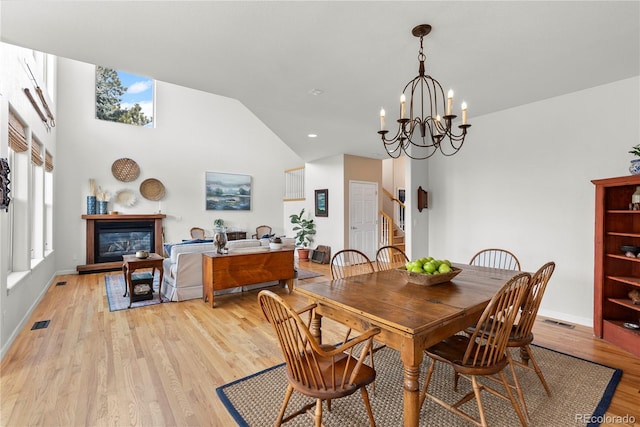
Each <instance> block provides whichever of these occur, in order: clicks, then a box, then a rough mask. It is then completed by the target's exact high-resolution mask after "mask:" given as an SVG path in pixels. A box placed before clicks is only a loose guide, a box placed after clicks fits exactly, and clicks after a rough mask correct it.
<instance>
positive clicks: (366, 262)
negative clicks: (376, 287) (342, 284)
mask: <svg viewBox="0 0 640 427" xmlns="http://www.w3.org/2000/svg"><path fill="white" fill-rule="evenodd" d="M374 271H375V269H374V268H373V264H372V263H371V260H370V259H369V257H367V256H366V255H365V254H364V253H362V252H360V251H359V250H357V249H343V250H341V251H339V252H337V253H336V254H335V255H334V256H333V258H331V278H332V279H334V280H335V279H343V278H345V277H350V276H356V275H358V274H365V273H373V272H374Z"/></svg>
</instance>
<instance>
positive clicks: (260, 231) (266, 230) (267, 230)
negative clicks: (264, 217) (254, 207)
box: [253, 225, 271, 239]
mask: <svg viewBox="0 0 640 427" xmlns="http://www.w3.org/2000/svg"><path fill="white" fill-rule="evenodd" d="M269 234H271V227H269V226H268V225H259V226H257V227H256V234H254V235H253V237H254V238H255V239H261V238H262V236H267V235H269Z"/></svg>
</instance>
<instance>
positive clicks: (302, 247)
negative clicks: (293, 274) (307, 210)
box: [289, 208, 316, 261]
mask: <svg viewBox="0 0 640 427" xmlns="http://www.w3.org/2000/svg"><path fill="white" fill-rule="evenodd" d="M303 215H304V208H302V210H301V211H300V213H299V214H291V215H289V219H290V220H291V224H293V231H294V232H296V246H298V259H299V260H300V261H309V244H310V243H311V242H312V241H313V236H314V235H315V234H316V225H315V223H314V222H313V220H312V219H306V218H303Z"/></svg>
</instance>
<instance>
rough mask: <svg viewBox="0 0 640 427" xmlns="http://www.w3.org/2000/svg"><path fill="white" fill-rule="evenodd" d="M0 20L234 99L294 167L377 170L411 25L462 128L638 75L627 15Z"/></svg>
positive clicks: (86, 53)
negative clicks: (363, 160) (285, 149)
mask: <svg viewBox="0 0 640 427" xmlns="http://www.w3.org/2000/svg"><path fill="white" fill-rule="evenodd" d="M0 20H1V21H0V35H1V40H2V41H3V42H7V43H12V44H16V45H20V46H25V47H28V48H32V49H35V50H40V51H43V52H48V53H52V54H55V55H58V56H62V57H67V58H72V59H76V60H80V61H84V62H88V63H93V64H99V65H104V66H108V67H112V68H117V69H121V70H125V71H129V72H133V73H137V74H143V75H146V76H150V77H153V78H155V79H157V80H161V81H165V82H170V83H174V84H178V85H182V86H186V87H190V88H194V89H199V90H202V91H205V92H211V93H215V94H219V95H223V96H228V97H232V98H236V99H238V100H240V101H241V102H242V103H243V104H244V105H245V106H246V107H247V108H249V109H250V110H251V111H252V112H253V113H254V114H255V115H256V116H257V117H259V118H260V119H261V120H262V121H263V122H264V123H265V124H266V125H267V126H268V127H269V128H270V129H271V130H272V131H273V132H274V133H275V134H277V135H278V136H279V137H280V138H281V139H282V140H283V141H284V142H285V143H286V144H287V145H289V146H290V147H291V148H292V149H293V150H294V151H295V152H296V153H297V154H298V155H299V156H301V157H302V158H303V159H304V160H306V161H311V160H314V159H318V158H322V157H326V156H330V155H335V154H339V153H348V154H354V155H360V156H365V157H374V158H385V157H386V154H385V153H384V150H383V148H382V144H381V142H380V141H379V135H378V134H377V133H376V132H377V130H378V127H379V117H378V113H379V110H380V107H382V106H384V107H385V109H386V111H387V123H391V122H392V121H393V119H392V118H393V117H395V116H397V114H398V103H399V102H398V99H399V98H398V97H399V95H400V93H401V91H402V89H403V87H404V85H405V84H406V83H407V82H408V81H409V80H411V79H412V78H413V77H415V76H416V75H417V71H418V70H417V67H418V61H417V52H418V47H419V43H418V39H416V38H415V37H413V36H412V35H411V29H412V28H413V27H414V26H415V25H418V24H422V23H427V24H431V25H432V26H433V31H432V32H431V34H430V35H429V36H427V37H426V38H425V53H426V55H427V62H426V66H427V74H430V75H432V76H433V77H434V78H436V79H438V80H439V81H440V83H441V84H442V86H443V87H444V88H445V91H446V90H447V89H449V88H453V89H454V90H455V93H456V101H455V105H456V106H457V108H459V104H460V102H461V101H462V100H465V101H466V102H467V104H468V105H469V121H470V122H471V123H472V124H473V118H474V116H479V115H484V114H489V113H492V112H495V111H500V110H503V109H506V108H511V107H514V106H517V105H522V104H526V103H530V102H535V101H538V100H542V99H547V98H550V97H554V96H558V95H562V94H566V93H570V92H574V91H577V90H581V89H585V88H589V87H593V86H597V85H601V84H604V83H608V82H612V81H616V80H620V79H625V78H629V77H633V76H637V75H640V2H639V1H621V2H615V1H565V2H561V1H549V2H547V1H530V2H523V1H511V2H507V1H462V2H457V1H420V2H418V1H407V2H404V1H319V2H312V1H284V2H283V1H31V0H20V1H4V0H3V1H2V2H1V9H0ZM312 89H321V90H322V91H323V94H322V95H312V94H310V93H309V91H310V90H312ZM602 107H603V108H615V105H607V106H602ZM549 114H562V112H560V111H557V112H549ZM159 120H160V118H159ZM538 123H540V118H531V126H532V127H533V126H537V124H538ZM309 133H316V134H318V138H315V139H309V138H308V137H307V134H309ZM213 135H215V129H213ZM472 138H473V127H472V128H471V129H470V134H469V136H468V140H471V139H472Z"/></svg>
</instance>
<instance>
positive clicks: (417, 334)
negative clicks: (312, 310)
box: [295, 263, 519, 426]
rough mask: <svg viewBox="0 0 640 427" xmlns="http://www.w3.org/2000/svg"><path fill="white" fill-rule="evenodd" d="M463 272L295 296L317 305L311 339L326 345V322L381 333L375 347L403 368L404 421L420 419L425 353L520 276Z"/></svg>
mask: <svg viewBox="0 0 640 427" xmlns="http://www.w3.org/2000/svg"><path fill="white" fill-rule="evenodd" d="M452 265H453V266H454V267H458V268H460V269H462V271H461V272H460V273H459V274H458V275H457V276H456V277H455V278H453V279H452V280H451V281H449V282H445V283H441V284H437V285H432V286H425V285H418V284H413V283H409V282H408V281H407V276H406V274H405V273H403V272H401V271H399V270H395V269H394V270H387V271H378V272H374V273H368V274H361V275H357V276H352V277H347V278H344V279H337V280H331V281H326V282H316V283H302V284H298V286H297V287H296V289H295V292H297V293H299V294H301V295H304V296H306V297H307V298H308V299H309V301H310V302H311V303H316V304H317V308H316V317H315V318H314V319H312V321H311V333H312V334H313V335H314V336H315V337H316V338H317V339H318V340H319V341H320V342H321V341H322V327H321V326H322V317H327V318H329V319H332V320H335V321H337V322H340V323H342V324H344V325H346V326H347V327H349V328H352V329H354V330H357V331H361V332H362V331H364V330H366V329H369V328H370V327H378V328H380V330H381V332H380V334H378V335H376V336H375V340H376V341H380V342H383V343H384V344H386V345H387V346H388V347H391V348H393V349H395V350H398V351H399V353H400V358H401V359H402V363H403V366H404V374H403V384H402V385H403V418H404V425H405V426H417V425H418V421H419V417H420V407H419V392H420V388H419V384H418V378H419V375H420V364H421V363H422V359H423V352H424V349H425V348H427V347H430V346H431V345H434V344H436V343H438V342H440V341H442V340H443V339H445V338H447V337H449V336H451V335H454V334H455V333H456V332H459V331H461V330H464V329H465V328H466V327H468V326H472V325H474V324H475V323H476V322H477V321H478V319H479V318H480V315H481V314H482V311H483V310H484V308H485V307H486V306H487V304H488V303H489V301H490V300H491V298H492V297H493V295H494V294H495V293H496V292H497V291H498V290H499V289H500V287H502V285H503V284H504V283H506V282H507V281H508V280H509V279H510V278H511V277H513V276H514V275H516V274H518V273H519V271H514V270H501V269H495V268H487V267H478V266H470V265H466V264H455V263H454V264H452Z"/></svg>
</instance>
